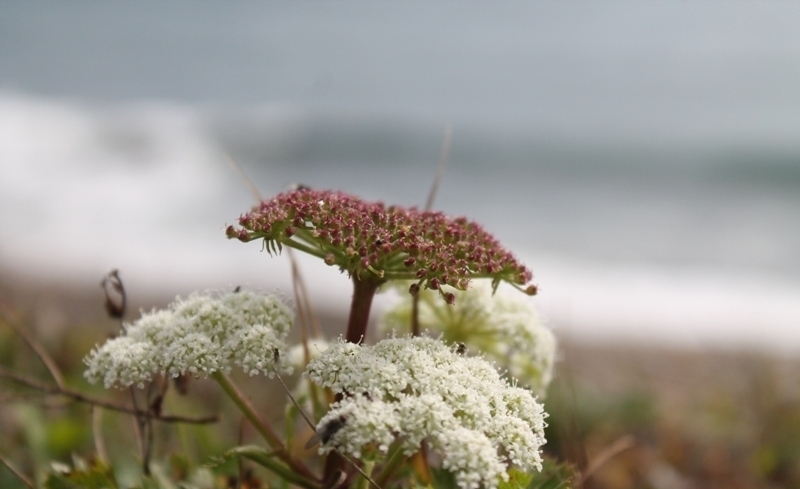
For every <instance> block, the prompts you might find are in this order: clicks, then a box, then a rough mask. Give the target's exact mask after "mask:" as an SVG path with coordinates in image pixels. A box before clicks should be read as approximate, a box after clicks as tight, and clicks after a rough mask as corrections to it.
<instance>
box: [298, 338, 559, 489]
mask: <svg viewBox="0 0 800 489" xmlns="http://www.w3.org/2000/svg"><path fill="white" fill-rule="evenodd" d="M306 374H307V375H308V376H309V378H310V379H311V380H312V381H314V382H315V383H317V384H319V385H321V386H323V387H328V388H330V389H331V390H332V391H333V392H334V393H337V394H342V398H341V400H339V401H337V402H336V403H334V404H333V405H332V406H331V410H330V411H329V412H328V413H327V414H326V415H325V416H324V417H323V418H322V419H321V420H320V422H319V424H318V426H317V430H318V432H322V433H323V434H324V436H323V437H322V441H323V445H322V447H321V452H322V453H327V452H330V451H331V450H333V449H334V447H335V448H337V449H339V450H341V451H343V452H345V453H348V454H351V455H352V456H354V457H356V458H369V457H370V456H374V455H377V454H378V453H383V454H386V453H387V451H388V450H389V447H390V445H392V443H395V442H399V443H401V444H402V449H403V451H404V453H405V454H406V455H411V454H412V453H414V452H416V451H417V450H419V447H420V443H421V442H422V440H424V439H427V440H428V443H429V444H430V447H431V449H433V450H435V451H436V452H437V453H438V454H439V455H440V456H441V458H442V467H443V468H444V469H446V470H448V471H450V472H451V473H452V474H453V475H454V476H455V479H456V482H457V483H458V486H459V487H461V488H463V489H474V488H478V487H481V486H482V487H485V488H489V489H493V488H495V487H497V485H498V483H499V482H500V481H501V480H508V475H507V464H508V463H509V462H510V463H513V464H514V465H516V466H518V467H520V468H521V469H523V470H531V469H534V468H535V469H537V470H541V463H542V459H541V455H540V448H541V446H542V445H543V444H544V443H545V439H544V427H545V422H544V418H545V416H546V414H545V413H544V411H543V409H542V406H541V405H540V404H539V403H537V402H536V399H535V398H534V397H533V395H532V394H531V392H530V391H528V390H527V389H523V388H519V387H516V386H514V385H511V384H509V382H508V381H507V380H505V379H503V378H501V377H500V375H499V374H498V372H497V371H496V370H495V369H494V367H493V366H492V365H491V364H490V363H489V362H487V361H486V360H484V359H482V358H478V357H466V356H462V355H460V354H458V353H457V352H456V351H455V350H454V349H453V348H451V347H448V346H447V345H445V344H444V343H443V342H441V341H439V340H436V339H432V338H426V337H409V338H396V337H393V338H389V339H385V340H383V341H381V342H379V343H377V344H376V345H374V346H360V345H357V344H353V343H339V344H336V345H333V346H331V347H329V348H328V349H327V350H325V351H324V352H323V353H322V354H321V355H320V356H318V357H317V358H315V359H314V360H312V361H311V363H309V365H308V367H307V369H306Z"/></svg>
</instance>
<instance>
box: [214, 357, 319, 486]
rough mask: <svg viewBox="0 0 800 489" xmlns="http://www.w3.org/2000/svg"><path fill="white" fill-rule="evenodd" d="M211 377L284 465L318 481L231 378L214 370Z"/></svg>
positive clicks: (311, 479)
mask: <svg viewBox="0 0 800 489" xmlns="http://www.w3.org/2000/svg"><path fill="white" fill-rule="evenodd" d="M211 378H212V379H214V380H215V381H216V382H217V384H219V385H220V387H222V390H223V391H225V394H227V395H228V397H230V398H231V400H232V401H233V403H234V404H236V407H238V408H239V411H241V412H242V414H244V416H245V417H246V418H247V419H248V421H250V423H251V424H252V425H253V427H255V429H256V431H258V433H259V434H260V435H261V437H262V438H264V441H266V442H267V444H268V445H269V446H270V447H271V448H272V449H273V450H274V451H275V456H276V457H278V458H279V459H281V460H283V461H284V462H286V465H288V466H289V468H291V469H292V470H293V471H294V472H295V473H296V474H298V475H300V476H301V477H302V478H304V479H306V480H308V481H316V482H319V479H318V478H317V477H316V476H314V474H313V473H312V472H311V470H309V468H308V467H306V466H305V464H303V463H302V462H300V461H299V460H295V459H294V457H292V456H291V454H290V453H289V452H288V451H287V450H286V447H284V446H283V442H281V439H280V437H279V436H278V435H277V434H276V433H275V431H274V430H273V429H272V427H271V426H270V425H269V424H267V423H265V422H264V420H262V419H261V417H260V416H259V415H258V414H256V411H255V408H254V407H253V405H252V404H251V403H250V401H249V400H248V399H247V398H246V397H244V395H243V394H242V392H241V391H240V390H239V388H238V387H236V385H235V384H234V383H233V382H232V381H231V379H230V378H229V377H228V376H227V375H225V374H223V373H222V372H214V373H213V374H211Z"/></svg>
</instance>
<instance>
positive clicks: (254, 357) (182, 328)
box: [84, 291, 293, 388]
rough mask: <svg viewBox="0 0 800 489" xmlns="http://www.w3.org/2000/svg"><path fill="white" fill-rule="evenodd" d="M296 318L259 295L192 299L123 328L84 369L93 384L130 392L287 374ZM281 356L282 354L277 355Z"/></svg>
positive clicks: (93, 354) (278, 302)
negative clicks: (148, 385)
mask: <svg viewBox="0 0 800 489" xmlns="http://www.w3.org/2000/svg"><path fill="white" fill-rule="evenodd" d="M292 321H293V313H292V311H291V309H290V308H289V307H288V306H286V304H284V303H283V302H282V301H281V300H280V299H279V298H277V297H274V296H269V295H263V294H258V293H255V292H248V291H242V292H237V293H219V294H215V293H207V294H194V295H192V296H190V297H189V298H188V299H185V300H180V299H177V300H176V301H175V302H173V303H172V304H170V305H169V306H168V307H167V309H163V310H158V311H153V312H150V313H146V314H143V315H142V317H141V318H140V319H139V320H137V321H136V322H134V323H133V324H127V325H125V334H124V335H123V336H120V337H117V338H114V339H112V340H109V341H107V342H106V343H105V344H104V345H102V346H100V347H95V348H94V349H93V350H92V352H91V353H90V354H89V356H88V357H86V358H85V359H84V363H86V365H88V369H87V371H86V373H85V374H84V375H85V376H86V378H87V379H89V381H91V382H97V381H98V380H100V379H102V380H103V382H104V384H105V386H106V387H107V388H108V387H112V386H120V387H127V386H130V385H132V384H137V385H139V386H140V387H141V386H143V385H144V382H146V381H148V380H150V378H151V377H152V376H153V375H154V374H156V373H160V374H164V375H169V376H172V377H177V376H178V375H181V374H183V373H186V372H188V373H191V374H195V375H198V374H201V373H202V374H205V375H209V374H211V373H214V372H217V371H222V372H229V371H230V369H231V367H232V366H233V365H238V366H240V367H241V368H242V369H243V370H244V371H245V373H249V374H250V375H256V374H258V373H265V374H268V375H270V376H272V375H273V374H274V372H289V371H291V367H290V366H288V364H287V362H286V361H285V360H283V354H284V353H285V350H286V335H287V333H288V331H289V328H290V327H291V325H292ZM275 350H278V354H277V355H276V354H275Z"/></svg>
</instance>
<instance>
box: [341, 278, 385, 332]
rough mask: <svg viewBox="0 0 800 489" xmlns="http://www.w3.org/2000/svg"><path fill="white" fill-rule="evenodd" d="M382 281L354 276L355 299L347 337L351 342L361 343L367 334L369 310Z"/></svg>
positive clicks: (351, 304)
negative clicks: (360, 278)
mask: <svg viewBox="0 0 800 489" xmlns="http://www.w3.org/2000/svg"><path fill="white" fill-rule="evenodd" d="M380 285H381V282H380V281H378V280H375V279H370V278H368V279H366V280H359V279H358V278H357V277H356V276H355V275H354V276H353V301H352V302H351V303H350V318H349V319H348V321H347V336H346V339H347V341H348V342H350V343H360V342H361V341H362V340H363V339H364V336H365V335H366V334H367V323H368V322H369V310H370V308H371V307H372V298H373V297H375V292H377V291H378V287H379V286H380Z"/></svg>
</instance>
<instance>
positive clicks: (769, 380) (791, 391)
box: [0, 284, 800, 489]
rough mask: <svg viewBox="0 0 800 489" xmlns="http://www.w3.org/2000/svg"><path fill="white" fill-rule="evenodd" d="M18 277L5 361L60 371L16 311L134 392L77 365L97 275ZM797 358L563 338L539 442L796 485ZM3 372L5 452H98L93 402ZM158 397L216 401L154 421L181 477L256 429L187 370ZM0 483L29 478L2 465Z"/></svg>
mask: <svg viewBox="0 0 800 489" xmlns="http://www.w3.org/2000/svg"><path fill="white" fill-rule="evenodd" d="M10 291H11V289H9V284H5V285H4V289H3V295H2V296H0V297H3V303H2V313H3V315H2V319H3V324H2V325H0V366H2V367H3V368H4V369H8V370H11V371H14V372H17V373H20V374H24V375H26V376H29V377H33V378H36V379H39V380H40V381H42V382H47V383H50V384H52V383H53V382H52V378H51V377H50V374H49V373H48V371H47V369H46V368H45V367H44V366H43V365H42V363H41V362H40V361H39V359H38V358H37V356H36V355H34V354H33V353H32V351H31V350H30V349H29V347H28V346H27V345H26V343H25V342H24V341H23V340H22V338H20V336H19V335H16V334H15V333H14V331H13V330H12V329H11V328H10V327H9V324H8V322H9V321H15V322H16V325H18V326H21V327H24V328H25V329H26V331H27V332H28V333H31V334H32V335H34V336H35V337H36V338H37V339H38V340H39V341H40V342H41V344H42V346H43V347H44V348H46V349H47V351H48V352H49V353H50V354H51V355H52V357H53V358H54V360H55V362H56V363H57V364H58V366H59V368H60V369H61V371H62V372H63V373H64V375H65V380H66V383H67V385H68V386H70V387H72V388H74V389H78V390H81V391H84V392H86V393H90V394H94V395H96V396H100V397H103V398H107V399H114V400H117V401H119V402H121V403H128V402H129V401H130V398H129V392H128V391H127V390H108V391H106V390H105V389H103V388H102V387H101V386H96V385H90V384H88V383H87V382H86V381H85V380H84V379H83V377H82V373H83V364H82V358H83V357H84V356H85V355H86V354H87V352H89V351H90V349H91V348H92V347H93V346H94V345H95V344H96V343H98V342H102V341H104V340H105V339H106V338H108V337H109V335H112V334H115V332H116V331H118V330H119V323H118V322H117V321H115V320H113V319H109V318H108V317H106V315H105V312H104V310H103V294H102V290H100V288H99V287H98V288H97V289H96V290H75V289H70V290H66V289H59V290H56V289H52V288H51V289H49V290H45V289H26V288H25V287H20V286H19V284H13V293H12V292H10ZM169 300H170V299H169V298H165V300H164V302H163V303H166V302H168V301H169ZM163 303H161V304H159V305H163ZM154 305H155V304H154ZM134 306H136V305H135V304H134ZM147 308H149V305H148V307H147ZM132 319H133V318H132ZM322 321H323V326H324V328H325V329H326V330H328V331H338V330H340V328H341V327H342V324H343V321H344V320H343V318H339V317H336V316H329V317H324V318H323V319H322ZM798 367H800V362H798V361H797V360H793V359H780V358H776V357H768V356H764V355H757V354H752V353H735V352H720V351H717V352H712V351H701V350H695V351H676V350H668V349H658V348H655V347H652V346H651V347H638V348H631V347H627V348H626V347H596V346H595V347H587V346H585V345H583V346H582V345H575V344H569V343H567V344H564V345H562V352H561V355H560V361H559V363H558V366H557V375H556V379H555V381H554V383H553V384H552V385H551V388H550V390H549V393H548V396H547V398H546V399H545V406H546V410H547V412H548V413H549V414H550V417H549V418H548V422H549V427H548V430H547V439H548V443H547V445H546V447H545V452H546V454H547V455H548V457H549V458H551V459H552V460H554V461H565V462H569V463H570V464H572V465H574V466H575V467H576V468H578V469H579V470H581V471H582V472H583V473H584V474H586V473H590V476H589V477H588V478H585V480H583V481H582V484H583V487H586V488H598V489H600V488H607V489H628V488H652V489H673V488H674V489H679V488H765V489H767V488H792V487H800V392H798V388H797V386H798V381H800V379H798V376H800V368H798ZM234 377H235V379H236V380H237V381H238V382H239V383H240V385H241V386H242V387H243V390H244V391H245V392H247V393H248V394H249V395H250V396H252V399H253V402H254V403H255V404H256V406H258V407H259V408H260V409H262V410H263V411H262V412H263V414H264V415H265V416H266V417H267V418H269V419H270V420H271V421H273V422H275V423H278V424H280V423H281V419H282V411H283V409H284V407H285V404H286V402H287V398H286V396H285V394H284V392H283V389H282V387H281V386H280V384H279V383H278V382H277V381H276V380H269V379H266V378H264V377H247V376H244V375H240V373H239V374H238V375H234ZM295 377H296V376H295ZM294 380H295V379H287V381H288V382H290V383H291V382H293V381H294ZM0 386H2V390H0V392H2V398H1V399H0V447H3V448H2V451H0V455H2V457H3V458H4V459H5V460H7V461H10V462H11V463H13V464H14V465H15V466H16V467H18V468H19V469H20V470H21V471H22V472H23V473H24V474H27V475H28V476H34V475H35V474H41V473H42V472H43V471H45V470H46V469H49V468H50V463H51V462H52V461H60V462H63V463H66V464H71V463H72V461H73V457H75V456H77V457H80V458H83V459H87V460H91V459H92V458H93V457H95V455H96V446H95V441H94V438H93V429H92V409H91V408H90V406H88V405H87V404H84V403H79V402H74V401H71V400H67V399H64V398H62V397H57V396H45V395H43V394H42V393H41V392H38V391H36V390H34V389H30V388H26V387H24V386H21V385H19V384H18V383H15V382H13V381H10V380H9V379H7V378H0ZM163 411H164V413H166V414H180V415H187V416H206V415H210V414H219V415H220V420H219V421H218V422H217V423H214V424H210V425H189V424H172V423H156V427H157V429H156V431H155V444H154V453H153V460H154V461H155V462H156V465H160V466H161V467H162V468H163V469H164V470H166V471H167V473H168V474H171V475H172V476H173V477H180V476H181V474H182V473H184V472H185V471H186V469H187V468H191V467H197V466H199V465H202V464H207V463H209V462H210V461H211V456H212V455H218V454H220V453H222V452H224V451H225V450H227V449H229V448H231V447H232V446H235V445H237V444H240V443H242V442H244V443H245V444H246V443H256V444H258V442H259V439H258V436H257V434H256V433H254V431H253V430H252V429H251V427H250V426H249V425H247V424H246V423H245V424H242V420H241V416H240V414H239V413H238V412H237V411H236V410H235V408H234V407H233V406H232V404H231V403H230V402H228V400H227V399H226V398H224V397H223V396H221V395H220V391H219V389H218V387H217V385H216V384H215V383H213V382H210V381H208V380H204V379H197V380H192V381H191V382H190V387H189V392H188V394H187V395H186V396H182V395H179V394H178V393H177V391H176V390H175V389H174V388H173V389H170V391H169V392H168V394H167V397H166V399H165V401H164V405H163ZM101 419H102V423H101V426H102V428H101V430H102V437H103V439H104V440H105V444H106V447H107V451H108V456H109V458H110V460H111V462H112V464H113V467H114V471H115V473H116V474H117V476H118V477H119V479H120V480H121V481H123V482H127V483H129V484H133V483H134V482H135V481H136V478H137V477H138V476H139V473H140V470H141V469H140V462H139V459H138V453H137V450H136V437H135V429H134V422H133V419H132V417H131V416H129V415H126V414H121V413H115V412H110V411H104V412H103V413H102V417H101ZM300 430H301V431H299V432H298V440H300V441H299V442H298V443H297V445H298V447H297V449H298V450H301V451H302V449H301V448H299V446H300V445H303V444H304V440H305V439H307V438H308V437H309V436H310V431H308V430H305V429H304V428H302V427H301V428H300ZM312 453H313V450H312V451H310V452H308V455H311V454H312ZM244 465H245V466H246V467H248V468H249V469H250V470H251V471H252V474H253V476H254V477H256V478H259V477H260V478H261V480H267V479H268V477H267V476H266V474H264V473H262V472H261V471H260V470H261V469H259V468H258V467H257V466H254V464H252V463H247V462H246V463H245V464H244ZM215 470H216V473H217V477H218V483H219V484H220V485H221V487H225V485H226V484H232V483H235V478H236V476H237V474H239V467H238V466H237V464H236V463H235V462H231V463H228V464H223V465H222V466H220V467H219V468H217V469H215ZM254 480H255V479H251V482H252V483H254V482H253V481H254ZM578 484H580V482H576V487H578ZM0 487H3V488H6V487H7V488H17V487H20V488H21V487H24V486H23V485H22V483H21V482H20V481H19V479H17V478H16V477H15V476H14V475H13V474H12V473H11V472H10V471H9V470H8V469H7V468H5V467H0Z"/></svg>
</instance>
